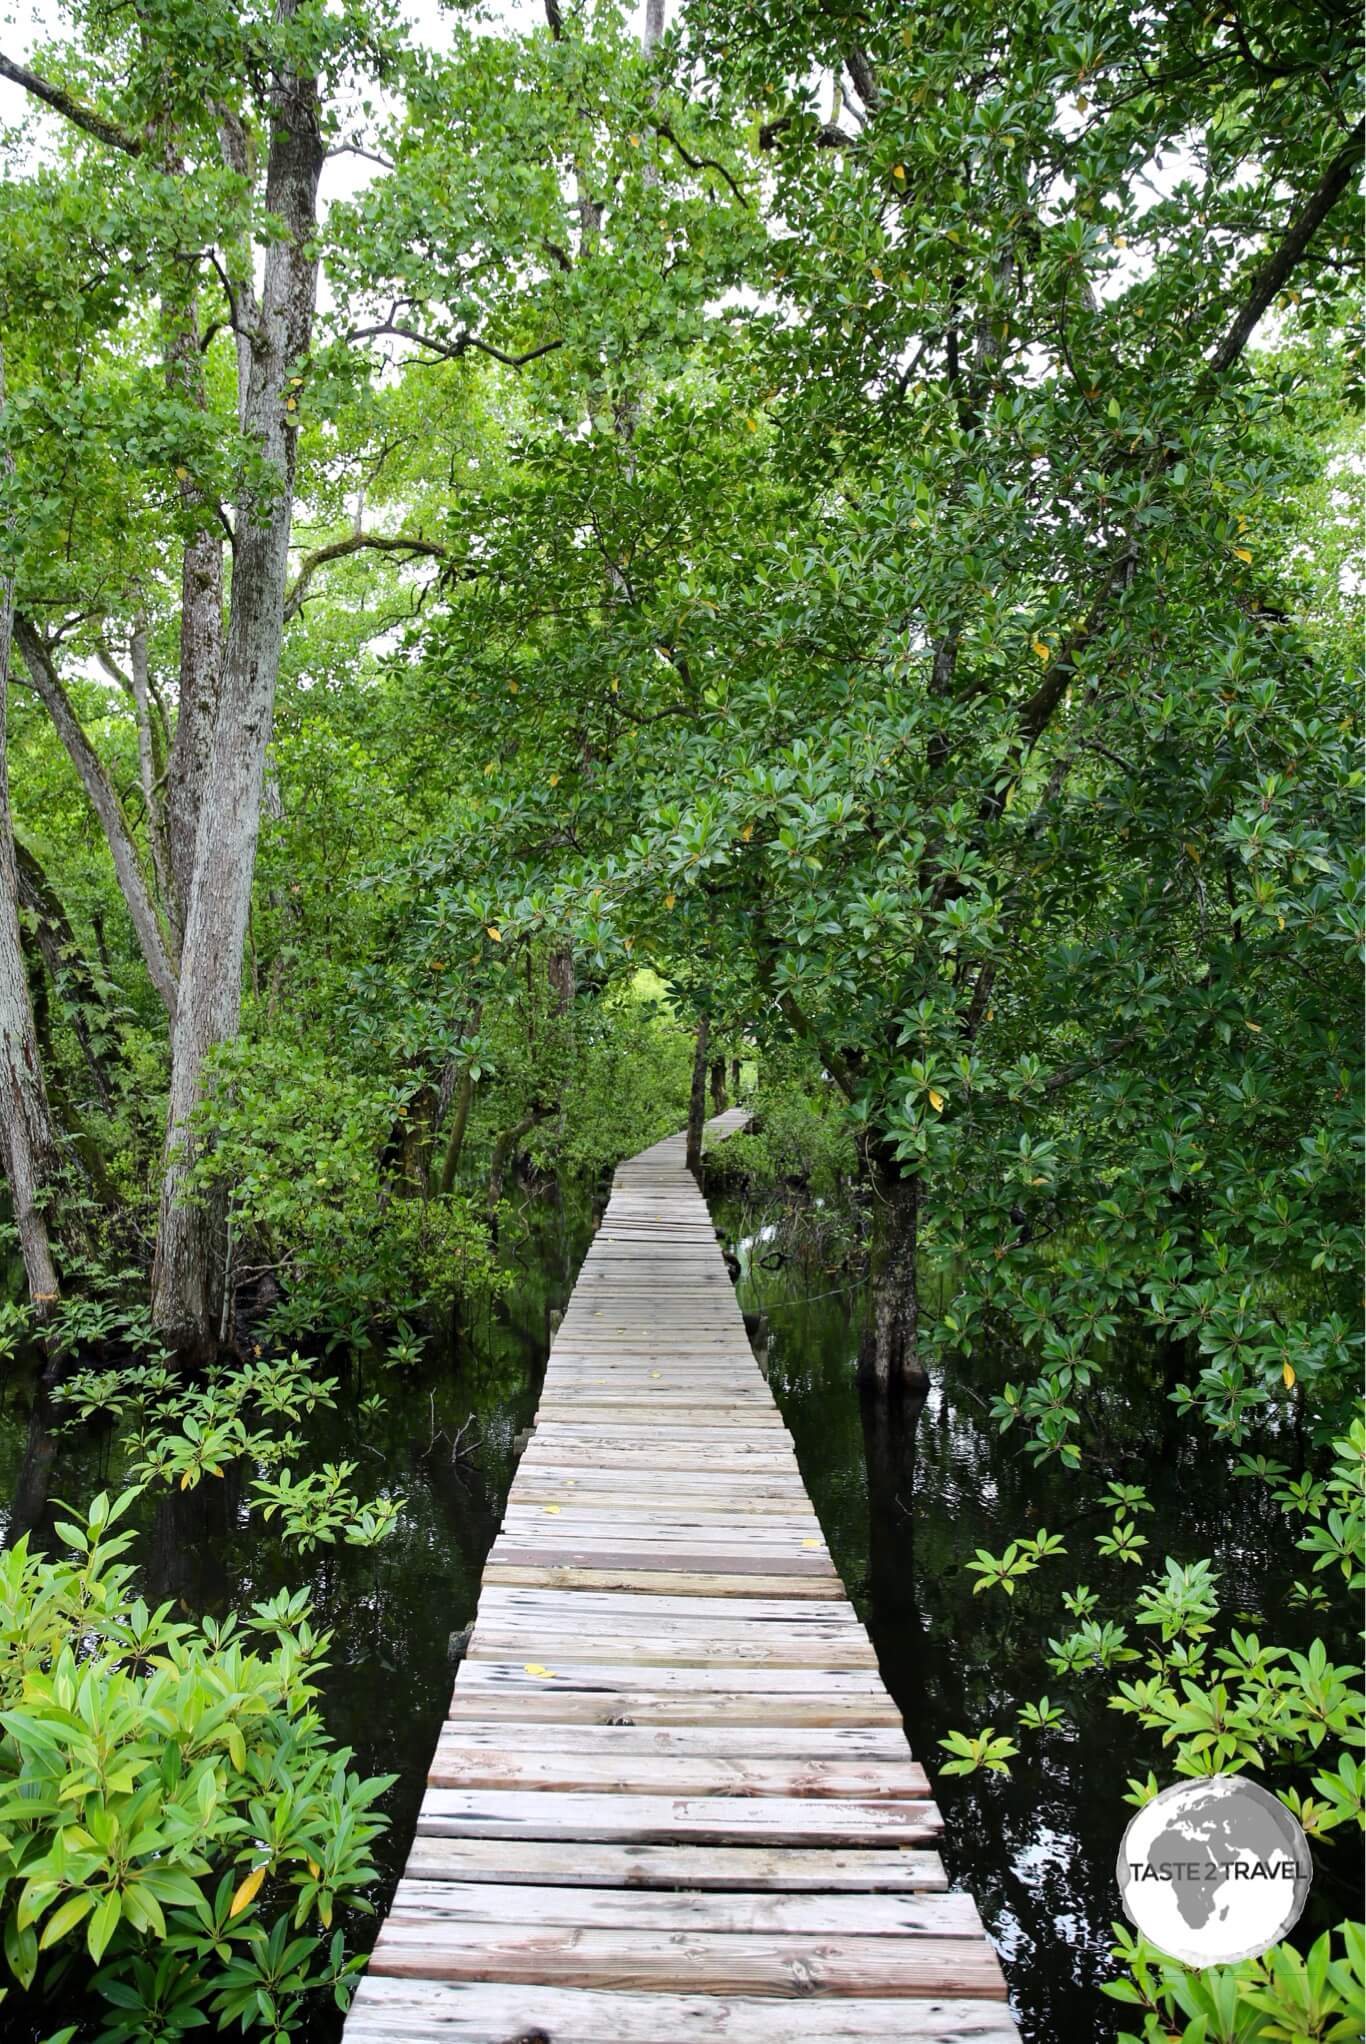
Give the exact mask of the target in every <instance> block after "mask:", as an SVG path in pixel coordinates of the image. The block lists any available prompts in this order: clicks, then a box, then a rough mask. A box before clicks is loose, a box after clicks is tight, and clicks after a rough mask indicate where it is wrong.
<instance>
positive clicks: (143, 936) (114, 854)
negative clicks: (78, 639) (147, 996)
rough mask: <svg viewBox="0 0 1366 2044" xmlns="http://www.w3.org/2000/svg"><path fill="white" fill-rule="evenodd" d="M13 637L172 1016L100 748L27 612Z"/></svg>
mask: <svg viewBox="0 0 1366 2044" xmlns="http://www.w3.org/2000/svg"><path fill="white" fill-rule="evenodd" d="M14 637H15V641H16V643H17V645H18V647H19V651H20V652H21V653H22V654H23V656H24V665H25V667H26V668H27V669H28V672H29V679H30V680H31V681H32V683H33V686H34V689H35V691H36V692H37V694H38V695H39V696H40V697H41V699H42V702H43V704H44V706H45V708H46V710H47V713H48V715H49V716H50V717H51V719H52V722H53V725H54V727H55V729H56V732H57V736H58V737H59V738H60V739H61V741H62V744H63V745H64V746H65V747H66V750H67V753H68V755H69V756H70V759H71V763H72V765H73V766H74V767H75V769H76V772H77V774H78V775H79V776H80V781H81V786H82V787H83V788H84V789H85V792H86V795H87V797H88V798H89V802H90V806H91V808H92V809H93V810H94V812H95V814H96V816H98V818H99V820H100V826H101V828H102V829H103V831H104V836H105V842H106V843H107V844H108V846H109V854H110V857H111V858H112V859H113V861H114V872H115V875H116V876H117V879H118V883H119V891H120V893H121V894H122V895H123V899H124V902H125V904H126V906H127V909H128V913H129V915H130V916H131V917H132V921H133V930H134V933H135V934H136V937H137V940H138V949H139V950H140V951H141V953H142V956H143V961H144V963H145V964H146V967H147V971H148V973H149V975H150V977H151V981H152V985H153V986H154V987H155V988H156V990H157V992H158V993H159V994H160V996H161V998H162V1001H163V1002H164V1003H165V1006H166V1012H167V1014H168V1015H171V1016H174V1014H175V1011H176V973H175V966H174V965H173V963H172V962H171V954H170V951H169V950H168V949H167V945H166V939H165V937H164V936H163V934H162V930H161V924H160V922H159V921H158V919H157V912H156V905H155V903H154V902H153V900H152V895H151V890H150V889H149V887H148V885H147V881H146V877H145V875H144V873H143V870H142V862H141V860H140V859H139V857H138V850H137V846H136V845H135V844H134V843H133V839H132V834H131V832H130V831H129V829H128V824H127V821H126V819H125V817H124V814H123V809H122V807H121V805H120V803H119V798H118V796H117V795H116V794H115V792H114V787H113V784H112V782H111V781H110V779H109V776H108V774H107V773H106V772H105V770H104V765H103V762H102V761H101V759H100V757H99V754H98V753H97V752H96V751H95V748H94V746H93V745H92V744H91V743H90V740H89V739H88V738H87V737H86V735H85V731H84V730H83V728H82V726H81V720H80V718H79V717H78V716H77V715H76V712H75V711H74V710H73V709H72V707H71V703H70V700H69V698H68V696H67V693H66V690H65V689H64V688H63V687H62V684H61V680H60V678H59V677H58V674H57V669H56V668H55V666H54V665H53V663H52V656H51V655H50V654H49V652H48V650H47V647H46V646H45V645H44V644H43V642H42V640H41V639H40V638H39V636H38V633H37V632H36V630H35V629H34V627H33V626H32V625H31V624H30V623H29V621H28V619H27V618H26V617H23V616H17V617H16V618H15V620H14Z"/></svg>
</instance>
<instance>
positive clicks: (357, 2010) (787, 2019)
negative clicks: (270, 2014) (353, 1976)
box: [347, 1977, 1019, 2044]
mask: <svg viewBox="0 0 1366 2044" xmlns="http://www.w3.org/2000/svg"><path fill="white" fill-rule="evenodd" d="M347 2032H348V2035H349V2036H351V2037H354V2038H357V2039H359V2040H361V2044H380V2040H382V2039H386V2038H394V2039H405V2040H406V2039H411V2040H413V2044H417V2040H419V2039H421V2040H426V2039H429V2038H430V2039H440V2040H445V2044H516V2040H518V2039H520V2038H531V2037H535V2036H538V2035H539V2036H541V2037H544V2038H546V2039H547V2040H553V2044H1018V2036H1019V2033H1018V2031H1017V2030H1016V2028H1015V2025H1014V2024H1013V2023H1012V2022H1011V2020H1010V2018H1009V2016H1008V2015H1007V2014H1006V2012H1005V2011H1004V2009H1002V2008H1001V2007H1000V2006H999V2005H993V2004H992V2003H990V2002H985V2001H972V2000H967V1999H965V1998H963V1997H961V1996H955V1997H950V1998H945V1997H939V1996H931V1997H927V1998H926V1999H924V2000H915V2001H909V2000H904V1999H903V2000H896V2001H892V2000H887V1999H885V1998H881V1997H879V1998H877V1999H873V1998H869V1999H863V2000H858V2001H850V2002H847V2003H844V2004H841V2003H839V2002H835V2001H830V2000H826V1999H821V2000H811V2001H777V2000H771V2001H763V2000H759V1999H757V1998H746V1997H743V1996H739V1995H729V1996H726V1997H725V1998H724V1999H722V1998H720V1997H713V1996H708V1995H701V1994H692V1995H684V1994H613V1993H602V1992H598V1991H595V1990H592V1989H575V1988H553V1987H521V1988H508V1987H504V1986H502V1985H486V1984H483V1983H473V1982H471V1983H460V1984H456V1983H450V1984H439V1985H438V1984H434V1983H421V1982H416V1981H409V1980H399V1979H381V1978H379V1977H375V1978H374V1979H368V1980H364V1981H362V1982H361V1986H360V1991H359V1993H358V1994H357V1997H356V2003H355V2007H354V2009H353V2010H352V2013H351V2016H350V2018H349V2019H348V2023H347Z"/></svg>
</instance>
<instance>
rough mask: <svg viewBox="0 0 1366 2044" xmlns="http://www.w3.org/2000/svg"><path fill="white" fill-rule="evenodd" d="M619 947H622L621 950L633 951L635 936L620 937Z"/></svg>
mask: <svg viewBox="0 0 1366 2044" xmlns="http://www.w3.org/2000/svg"><path fill="white" fill-rule="evenodd" d="M621 948H622V950H623V951H634V950H635V948H636V940H635V938H634V937H623V938H622V940H621Z"/></svg>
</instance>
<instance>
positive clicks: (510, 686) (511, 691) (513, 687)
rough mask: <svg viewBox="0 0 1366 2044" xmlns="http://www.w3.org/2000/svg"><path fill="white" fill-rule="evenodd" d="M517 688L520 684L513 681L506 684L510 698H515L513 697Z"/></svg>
mask: <svg viewBox="0 0 1366 2044" xmlns="http://www.w3.org/2000/svg"><path fill="white" fill-rule="evenodd" d="M519 686H520V683H518V682H515V681H510V682H509V683H508V694H509V695H510V696H515V695H516V693H517V690H518V688H519Z"/></svg>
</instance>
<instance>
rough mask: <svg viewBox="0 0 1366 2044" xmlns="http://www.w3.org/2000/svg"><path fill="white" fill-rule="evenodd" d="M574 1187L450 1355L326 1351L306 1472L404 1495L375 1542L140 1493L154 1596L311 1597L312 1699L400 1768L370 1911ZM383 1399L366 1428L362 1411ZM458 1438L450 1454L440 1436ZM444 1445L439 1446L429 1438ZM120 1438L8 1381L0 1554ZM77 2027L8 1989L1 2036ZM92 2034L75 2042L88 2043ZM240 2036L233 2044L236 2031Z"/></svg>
mask: <svg viewBox="0 0 1366 2044" xmlns="http://www.w3.org/2000/svg"><path fill="white" fill-rule="evenodd" d="M591 1220H592V1215H591V1207H590V1202H589V1200H588V1197H587V1195H582V1196H578V1197H575V1196H572V1195H568V1194H567V1195H566V1196H565V1199H564V1201H563V1202H562V1203H561V1202H559V1201H555V1202H552V1201H549V1200H545V1201H540V1202H537V1203H536V1204H534V1205H533V1206H531V1207H530V1208H529V1209H528V1211H527V1225H528V1230H529V1238H528V1239H527V1240H525V1241H524V1242H523V1243H522V1244H521V1246H520V1247H519V1248H515V1249H512V1250H510V1251H509V1252H508V1256H507V1259H506V1260H507V1263H508V1267H509V1268H510V1270H511V1271H512V1274H513V1286H512V1289H511V1291H510V1293H509V1294H508V1296H507V1297H506V1298H505V1299H504V1300H503V1301H502V1302H501V1303H500V1304H499V1305H498V1306H497V1307H496V1308H494V1309H492V1310H490V1311H486V1312H483V1313H481V1314H479V1315H478V1316H477V1317H476V1318H475V1319H474V1320H473V1321H472V1323H471V1324H470V1325H469V1326H468V1327H467V1328H466V1329H465V1330H464V1333H463V1335H462V1337H461V1339H460V1341H459V1342H458V1343H457V1344H456V1345H455V1347H454V1349H453V1352H452V1353H451V1354H449V1355H447V1356H445V1357H443V1358H441V1359H440V1360H433V1361H431V1362H428V1363H426V1364H424V1365H422V1366H420V1367H419V1368H418V1369H417V1370H415V1371H412V1372H408V1373H404V1374H402V1375H400V1374H398V1373H396V1372H394V1371H391V1370H387V1369H385V1368H383V1367H381V1366H378V1365H376V1364H374V1363H373V1362H372V1363H369V1364H367V1365H359V1364H357V1363H356V1362H355V1361H354V1360H348V1359H346V1358H337V1357H334V1358H330V1359H327V1360H325V1361H323V1362H321V1363H320V1364H319V1365H318V1366H317V1374H319V1375H324V1376H326V1375H339V1376H340V1377H341V1380H342V1381H341V1384H340V1388H339V1391H338V1394H337V1409H336V1411H335V1412H325V1413H323V1414H321V1415H319V1416H318V1417H317V1418H315V1419H314V1420H313V1421H311V1422H308V1423H306V1424H305V1426H303V1427H301V1428H300V1429H299V1431H301V1432H304V1433H305V1434H306V1438H307V1442H308V1451H307V1454H306V1456H305V1457H303V1458H302V1461H303V1463H305V1464H314V1463H317V1462H322V1461H338V1460H341V1459H343V1458H344V1459H346V1460H349V1461H354V1462H355V1463H357V1465H358V1467H357V1469H356V1472H355V1474H354V1476H353V1477H352V1478H351V1485H352V1488H353V1489H354V1490H356V1492H357V1493H358V1494H359V1495H360V1496H361V1497H362V1498H367V1499H368V1498H372V1497H376V1496H380V1495H386V1494H387V1495H393V1494H395V1493H397V1494H401V1495H402V1496H403V1497H404V1498H405V1499H406V1501H407V1502H406V1504H405V1506H404V1510H403V1512H402V1515H401V1518H400V1520H399V1523H398V1525H397V1526H396V1528H395V1530H394V1532H393V1533H392V1534H391V1535H390V1537H389V1538H388V1539H387V1540H386V1541H384V1542H383V1543H382V1544H381V1545H380V1546H379V1547H377V1548H374V1549H359V1548H354V1547H345V1546H340V1547H334V1548H322V1549H319V1550H317V1551H315V1552H314V1553H312V1554H309V1555H306V1556H303V1557H300V1556H299V1555H297V1554H295V1553H292V1552H289V1551H286V1550H285V1549H283V1548H282V1546H281V1544H280V1542H279V1541H278V1540H277V1539H276V1538H274V1537H273V1536H272V1534H271V1532H270V1529H269V1528H268V1527H266V1526H264V1525H263V1524H262V1522H261V1521H260V1519H259V1518H252V1519H251V1520H248V1519H247V1517H246V1514H245V1511H244V1509H243V1505H242V1500H241V1491H242V1486H241V1484H240V1482H237V1483H234V1482H233V1480H232V1478H231V1476H229V1478H228V1479H227V1481H224V1482H205V1483H202V1484H201V1485H200V1486H199V1487H198V1488H197V1489H195V1490H192V1491H188V1492H186V1493H184V1494H183V1495H182V1494H180V1493H177V1492H172V1493H169V1494H162V1495H160V1498H159V1502H157V1503H155V1504H153V1503H151V1502H150V1501H144V1502H146V1503H147V1505H148V1509H147V1510H146V1511H145V1512H144V1513H143V1515H142V1518H141V1521H140V1522H139V1521H138V1520H137V1519H136V1518H134V1519H133V1520H132V1521H131V1523H135V1524H138V1523H140V1529H141V1532H142V1536H143V1537H142V1538H141V1539H140V1540H139V1542H138V1544H137V1546H136V1547H135V1548H134V1549H133V1550H132V1551H131V1553H130V1555H129V1557H128V1558H129V1559H130V1560H132V1561H135V1562H136V1563H138V1564H139V1565H140V1566H141V1568H142V1581H143V1586H144V1591H145V1594H146V1595H147V1596H148V1598H149V1601H151V1602H157V1601H160V1600H161V1599H163V1598H166V1597H174V1598H177V1599H179V1600H181V1601H182V1603H183V1605H184V1608H185V1610H186V1611H187V1612H189V1613H192V1614H200V1613H204V1614H218V1613H221V1612H224V1611H228V1610H233V1609H238V1610H240V1609H243V1608H245V1607H246V1606H248V1605H250V1604H251V1603H253V1602H255V1601H256V1600H257V1599H259V1598H263V1597H269V1596H273V1595H274V1594H275V1592H276V1591H277V1590H279V1589H280V1588H282V1587H284V1586H289V1587H291V1588H301V1587H304V1586H307V1587H308V1589H309V1591H310V1593H311V1595H312V1598H313V1607H314V1608H313V1624H314V1626H315V1628H316V1629H317V1630H319V1631H323V1630H327V1631H330V1632H331V1633H332V1636H333V1637H332V1647H331V1651H330V1654H329V1656H328V1658H329V1662H330V1666H329V1668H328V1670H327V1672H326V1673H325V1674H324V1676H323V1677H322V1681H321V1685H320V1686H321V1692H322V1693H321V1696H320V1708H321V1709H322V1711H323V1714H324V1717H325V1720H326V1723H327V1726H328V1729H329V1731H330V1732H331V1733H332V1735H333V1737H334V1738H335V1739H336V1740H337V1741H338V1743H340V1744H342V1745H346V1746H350V1747H353V1748H354V1749H355V1761H354V1765H355V1767H356V1768H357V1770H358V1771H359V1772H360V1773H362V1774H364V1775H374V1774H395V1775H397V1776H398V1780H397V1781H396V1783H395V1784H394V1786H393V1788H391V1789H390V1790H389V1792H388V1794H387V1795H386V1796H385V1798H384V1801H383V1804H382V1805H381V1807H382V1808H383V1810H384V1811H385V1813H386V1814H387V1815H388V1817H389V1819H390V1829H389V1831H388V1832H387V1833H386V1834H385V1835H384V1836H383V1837H382V1838H380V1839H379V1840H378V1841H377V1844H376V1848H375V1857H376V1860H377V1862H378V1864H379V1866H380V1869H381V1874H382V1881H381V1884H380V1886H379V1887H378V1888H377V1889H372V1890H371V1895H372V1898H373V1899H374V1901H375V1903H376V1906H377V1912H378V1915H379V1916H382V1915H383V1913H384V1911H385V1909H386V1908H387V1907H388V1903H389V1898H390V1896H391V1894H392V1892H393V1888H394V1885H395V1883H396V1882H397V1880H398V1876H399V1872H400V1871H401V1868H402V1866H403V1862H404V1861H405V1860H406V1858H407V1856H408V1848H409V1846H410V1845H411V1843H412V1835H413V1829H414V1825H415V1822H416V1818H417V1808H418V1804H419V1802H420V1801H421V1799H422V1792H423V1788H424V1786H425V1782H426V1774H427V1768H428V1764H429V1762H430V1760H431V1756H432V1753H433V1751H434V1749H435V1746H436V1737H437V1729H438V1726H439V1725H440V1723H441V1720H442V1718H443V1717H444V1715H445V1710H446V1704H447V1702H448V1700H449V1697H450V1689H451V1680H452V1665H451V1659H450V1655H449V1651H448V1643H449V1640H450V1636H451V1634H452V1633H454V1632H458V1631H459V1630H460V1629H461V1628H462V1627H463V1626H465V1625H467V1624H468V1623H469V1621H470V1619H471V1618H472V1617H473V1616H474V1607H475V1602H476V1599H477V1596H478V1590H479V1579H480V1576H481V1574H482V1572H483V1567H484V1560H485V1557H486V1555H487V1553H488V1550H489V1548H490V1547H491V1546H492V1544H493V1539H494V1535H495V1534H496V1532H497V1530H498V1524H499V1521H500V1520H501V1518H502V1516H503V1507H504V1503H505V1500H506V1498H507V1493H508V1489H509V1486H510V1484H511V1481H512V1474H513V1469H514V1467H515V1456H514V1453H513V1442H514V1440H515V1438H516V1436H517V1434H518V1433H519V1432H520V1431H521V1429H522V1428H523V1427H526V1426H527V1425H529V1424H530V1421H531V1416H532V1413H533V1411H534V1410H535V1405H536V1397H537V1391H538V1388H539V1385H540V1381H541V1377H542V1375H543V1373H544V1369H545V1359H546V1353H547V1350H548V1348H549V1313H550V1310H551V1309H552V1308H561V1309H562V1308H563V1307H564V1305H565V1303H566V1302H567V1300H568V1297H569V1293H570V1291H571V1289H572V1287H573V1282H574V1278H575V1276H576V1274H577V1271H578V1267H579V1264H580V1262H581V1261H582V1258H583V1255H584V1252H585V1250H586V1248H587V1246H588V1241H589V1235H590V1230H591ZM375 1392H379V1394H380V1395H381V1396H382V1397H383V1398H384V1400H385V1410H384V1412H383V1413H382V1414H381V1415H380V1417H379V1418H378V1419H374V1418H371V1417H370V1416H368V1415H365V1416H363V1415H362V1414H361V1413H360V1411H359V1406H360V1401H361V1400H362V1399H363V1398H366V1397H368V1396H369V1395H370V1394H373V1393H375ZM462 1429H463V1430H464V1431H463V1435H462V1452H461V1453H460V1454H459V1455H458V1456H456V1457H454V1458H453V1457H452V1454H451V1449H450V1443H451V1442H452V1440H454V1438H455V1437H456V1436H457V1435H460V1434H461V1430H462ZM442 1436H444V1438H442ZM121 1459H122V1458H121V1455H120V1451H119V1447H118V1435H117V1429H115V1430H114V1431H112V1432H109V1431H105V1432H103V1433H100V1434H94V1433H92V1432H90V1431H88V1430H84V1429H80V1428H77V1429H75V1430H72V1431H62V1432H61V1433H59V1434H58V1435H56V1436H55V1437H54V1435H53V1434H52V1433H51V1432H50V1431H48V1429H47V1428H46V1427H45V1426H44V1424H43V1421H42V1417H41V1413H40V1409H39V1407H38V1404H37V1401H36V1399H35V1396H34V1391H33V1386H32V1382H31V1380H27V1379H24V1378H17V1379H15V1380H14V1381H12V1382H11V1383H10V1384H9V1385H8V1386H7V1388H6V1395H5V1397H4V1400H3V1403H2V1404H0V1543H7V1542H8V1541H9V1540H10V1539H11V1538H13V1537H16V1536H17V1534H18V1533H19V1532H20V1531H23V1530H25V1529H26V1528H30V1527H31V1528H32V1530H33V1538H34V1539H35V1541H37V1542H39V1543H41V1544H44V1545H46V1544H55V1536H53V1535H52V1532H51V1527H52V1521H53V1518H54V1517H56V1518H61V1517H62V1516H63V1513H62V1512H61V1510H60V1508H59V1507H58V1505H57V1502H56V1501H57V1500H58V1499H61V1500H64V1501H65V1502H67V1503H69V1504H80V1503H84V1502H85V1501H86V1500H88V1499H89V1498H91V1497H93V1496H94V1495H95V1493H96V1492H97V1491H99V1490H101V1489H103V1488H108V1489H109V1490H110V1491H111V1493H113V1492H116V1491H117V1490H119V1489H120V1488H122V1479H121ZM343 1920H344V1921H345V1925H346V1930H347V1936H348V1941H349V1943H350V1944H351V1946H352V1947H353V1948H358V1949H362V1950H364V1949H367V1948H368V1947H369V1945H370V1943H371V1942H372V1941H373V1938H374V1933H375V1926H376V1922H377V1917H370V1916H367V1915H363V1914H360V1913H358V1912H352V1913H349V1914H348V1915H347V1916H346V1917H345V1918H344V1919H339V1921H343ZM82 2016H85V2018H86V2019H87V2021H88V2020H89V2017H90V2005H89V2002H88V2000H84V1999H82V1997H81V1996H80V1995H79V1993H78V1992H77V1991H75V1990H74V1989H73V1990H69V1991H68V1994H67V1995H66V1996H65V1997H64V1998H63V1999H62V2000H61V2002H60V2003H59V2002H57V2001H55V2000H49V2001H48V2002H47V2003H46V2004H45V2005H44V2006H43V2007H42V2008H37V2007H34V2006H32V2005H31V2004H30V2003H27V2002H21V1999H20V1997H19V1996H18V1995H17V1992H16V1991H14V1990H11V1995H10V1997H9V1998H8V1999H7V2000H6V2002H5V2004H4V2006H3V2008H0V2038H3V2039H4V2040H5V2044H37V2040H39V2039H41V2038H45V2037H47V2036H48V2034H49V2032H50V2031H51V2030H52V2029H53V2028H55V2027H56V2026H57V2024H58V2023H60V2022H76V2021H78V2020H79V2019H80V2018H81V2017H82ZM95 2027H98V2025H94V2026H93V2027H92V2028H90V2029H89V2030H84V2031H82V2035H83V2036H85V2035H93V2034H94V2028H95ZM340 2032H341V2018H340V2016H339V2015H338V2014H337V2012H336V2010H335V2009H333V2008H330V2007H329V2006H326V2005H323V2004H321V2003H320V2004H319V2006H318V2008H317V2010H316V2013H315V2015H314V2018H313V2020H312V2021H311V2023H310V2025H309V2027H308V2029H307V2031H306V2032H301V2033H300V2034H301V2036H302V2035H306V2037H307V2039H308V2044H333V2040H335V2039H336V2038H337V2037H338V2036H339V2035H340ZM234 2034H236V2033H235V2032H234Z"/></svg>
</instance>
